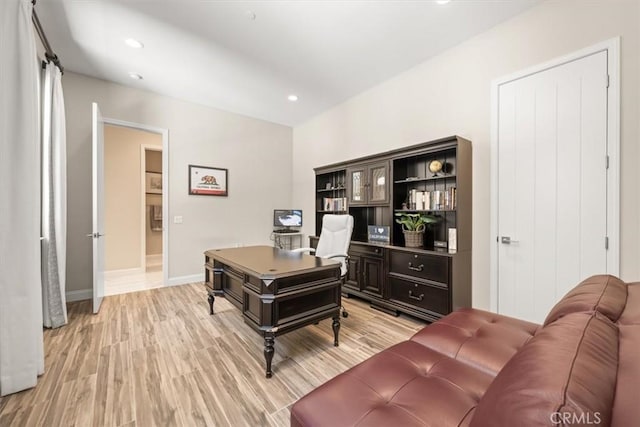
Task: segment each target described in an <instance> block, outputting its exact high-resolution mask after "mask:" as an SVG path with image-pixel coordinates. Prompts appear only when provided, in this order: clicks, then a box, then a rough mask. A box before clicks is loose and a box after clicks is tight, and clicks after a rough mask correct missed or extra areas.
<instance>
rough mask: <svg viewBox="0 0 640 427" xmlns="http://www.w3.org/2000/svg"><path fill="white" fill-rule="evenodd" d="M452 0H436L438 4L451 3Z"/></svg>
mask: <svg viewBox="0 0 640 427" xmlns="http://www.w3.org/2000/svg"><path fill="white" fill-rule="evenodd" d="M450 1H451V0H436V3H438V4H447V3H449V2H450Z"/></svg>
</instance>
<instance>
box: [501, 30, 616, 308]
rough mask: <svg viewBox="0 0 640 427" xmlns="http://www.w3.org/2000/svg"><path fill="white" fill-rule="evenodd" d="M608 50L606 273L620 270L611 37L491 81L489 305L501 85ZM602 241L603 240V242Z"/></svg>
mask: <svg viewBox="0 0 640 427" xmlns="http://www.w3.org/2000/svg"><path fill="white" fill-rule="evenodd" d="M603 51H605V52H607V65H608V85H609V86H608V88H609V90H608V92H607V156H608V157H607V159H603V162H605V160H606V161H608V175H607V198H608V199H607V200H606V201H604V203H606V204H607V240H608V250H607V273H609V274H613V275H619V274H620V38H619V37H616V38H612V39H609V40H607V41H604V42H602V43H598V44H596V45H593V46H590V47H587V48H585V49H581V50H579V51H577V52H573V53H571V54H568V55H565V56H562V57H560V58H556V59H553V60H551V61H548V62H545V63H542V64H538V65H536V66H533V67H531V68H527V69H525V70H521V71H518V72H516V73H513V74H510V75H508V76H505V77H502V78H499V79H496V80H494V81H493V82H492V85H491V165H492V166H491V234H490V236H491V249H490V283H489V289H490V295H489V298H490V309H491V311H494V312H497V311H498V245H499V243H498V129H499V127H498V126H499V121H498V112H499V89H500V86H501V85H504V84H506V83H509V82H512V81H514V80H517V79H521V78H524V77H527V76H530V75H533V74H536V73H540V72H542V71H545V70H548V69H551V68H554V67H558V66H561V65H563V64H566V63H569V62H572V61H575V60H578V59H581V58H584V57H587V56H589V55H593V54H595V53H598V52H603ZM603 244H605V242H603Z"/></svg>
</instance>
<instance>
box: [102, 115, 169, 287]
mask: <svg viewBox="0 0 640 427" xmlns="http://www.w3.org/2000/svg"><path fill="white" fill-rule="evenodd" d="M163 140H164V135H163V134H162V133H158V132H154V131H149V130H147V129H144V128H142V127H137V126H133V125H129V124H127V125H122V124H117V123H113V122H111V123H110V122H109V121H106V120H105V126H104V219H105V236H106V239H105V281H104V291H105V295H116V294H122V293H128V292H136V291H141V290H146V289H153V288H158V287H161V286H163V285H164V282H165V280H164V278H165V277H166V275H165V274H164V270H165V269H166V265H165V263H164V262H163V260H164V259H166V257H165V256H164V255H163V254H164V252H165V251H166V247H165V244H164V240H165V239H164V229H165V226H164V223H165V218H164V212H165V209H164V207H163V199H164V200H166V197H165V194H164V186H163V182H164V181H165V180H164V179H163V176H164V173H163V172H165V171H164V163H165V162H164V161H163V157H164V156H163V154H164V153H163V143H164V141H163Z"/></svg>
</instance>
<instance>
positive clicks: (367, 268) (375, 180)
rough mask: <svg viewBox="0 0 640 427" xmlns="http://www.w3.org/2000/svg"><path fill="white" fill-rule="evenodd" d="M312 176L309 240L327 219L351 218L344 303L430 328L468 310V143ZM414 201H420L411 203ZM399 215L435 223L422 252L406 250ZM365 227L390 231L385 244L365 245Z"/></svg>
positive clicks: (430, 145)
mask: <svg viewBox="0 0 640 427" xmlns="http://www.w3.org/2000/svg"><path fill="white" fill-rule="evenodd" d="M434 161H437V162H439V164H440V165H442V168H441V170H440V171H438V172H435V173H434V172H432V171H431V170H430V168H429V166H430V165H431V164H432V162H434ZM315 173H316V189H315V191H316V218H315V219H316V236H318V235H319V234H320V230H321V228H322V217H323V215H324V214H326V213H338V214H347V213H348V214H350V215H352V216H353V218H354V230H353V235H352V239H351V246H350V249H349V255H350V259H349V272H348V276H347V280H346V283H345V286H344V287H343V292H344V294H345V295H346V296H350V295H354V296H357V297H360V298H364V299H366V300H368V301H370V303H371V305H372V307H374V308H377V309H380V310H383V311H386V312H389V313H392V314H398V313H400V312H404V313H408V314H411V315H413V316H416V317H419V318H422V319H425V320H429V321H434V320H437V319H439V318H440V317H442V316H444V315H446V314H448V313H450V312H451V311H452V310H454V309H456V308H458V307H465V306H470V305H471V218H472V216H471V215H472V210H471V209H472V207H471V195H472V193H471V191H472V162H471V143H470V142H469V141H467V140H465V139H463V138H461V137H458V136H451V137H447V138H442V139H438V140H435V141H429V142H425V143H421V144H416V145H412V146H409V147H404V148H401V149H397V150H392V151H387V152H384V153H380V154H377V155H372V156H367V157H362V158H358V159H353V160H349V161H345V162H341V163H336V164H332V165H328V166H323V167H318V168H316V169H315ZM412 194H413V197H412ZM336 199H340V200H341V201H340V202H334V200H336ZM418 199H419V200H421V201H422V202H418V203H415V205H414V204H412V203H411V201H412V200H413V201H416V200H418ZM425 199H428V202H429V203H428V205H425V204H424V201H425ZM328 202H329V203H328ZM398 212H423V213H426V214H428V215H431V216H434V217H437V218H438V220H439V221H438V222H437V223H436V224H433V225H432V226H431V227H430V228H429V229H428V230H427V232H426V233H425V238H424V242H423V247H421V248H409V247H405V242H404V235H403V233H402V228H401V226H400V225H399V224H397V223H396V222H395V214H396V213H398ZM369 225H378V226H389V227H390V242H389V244H379V243H370V242H368V234H367V232H368V226H369ZM450 229H455V234H456V237H457V238H456V242H455V251H452V249H453V247H452V245H450V244H449V230H450ZM316 236H312V237H311V238H310V240H311V245H312V246H315V245H317V240H318V237H316ZM443 245H444V247H442V246H443Z"/></svg>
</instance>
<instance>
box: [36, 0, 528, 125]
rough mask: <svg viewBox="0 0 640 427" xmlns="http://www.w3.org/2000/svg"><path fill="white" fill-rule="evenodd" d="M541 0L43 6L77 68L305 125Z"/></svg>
mask: <svg viewBox="0 0 640 427" xmlns="http://www.w3.org/2000/svg"><path fill="white" fill-rule="evenodd" d="M539 1H541V0H452V1H451V2H450V3H448V4H445V5H438V4H436V2H435V1H434V0H423V1H415V0H414V1H330V0H326V1H266V0H264V1H219V0H218V1H208V0H173V1H171V0H104V1H98V0H89V1H87V0H40V1H38V3H37V4H36V10H37V12H38V15H39V17H40V21H41V22H42V25H43V27H44V29H45V32H46V34H47V37H48V38H49V41H50V42H51V44H52V45H53V48H54V50H55V51H56V53H57V54H58V56H59V57H60V59H61V61H62V64H63V65H64V67H65V68H66V69H67V70H72V71H75V72H78V73H82V74H87V75H90V76H94V77H98V78H102V79H105V80H110V81H113V82H117V83H121V84H124V85H127V86H132V87H137V88H141V89H146V90H150V91H153V92H157V93H161V94H164V95H169V96H173V97H176V98H180V99H184V100H187V101H191V102H195V103H198V104H204V105H208V106H211V107H216V108H220V109H223V110H227V111H232V112H236V113H240V114H244V115H247V116H251V117H256V118H260V119H264V120H268V121H272V122H276V123H282V124H285V125H296V124H299V123H301V122H303V121H305V120H307V119H309V118H311V117H313V116H314V115H316V114H318V113H320V112H322V111H324V110H326V109H328V108H330V107H332V106H334V105H336V104H338V103H340V102H342V101H344V100H346V99H348V98H350V97H352V96H354V95H356V94H358V93H360V92H362V91H364V90H366V89H368V88H370V87H372V86H374V85H376V84H377V83H380V82H382V81H384V80H386V79H388V78H390V77H392V76H394V75H396V74H399V73H401V72H402V71H405V70H407V69H409V68H411V67H413V66H415V65H417V64H419V63H421V62H423V61H425V60H426V59H428V58H429V57H432V56H434V55H436V54H438V53H439V52H442V51H443V50H445V49H447V48H450V47H452V46H454V45H456V44H458V43H460V42H462V41H463V40H465V39H468V38H470V37H472V36H473V35H475V34H478V33H480V32H482V31H484V30H486V29H488V28H490V27H492V26H494V25H496V24H498V23H499V22H502V21H504V20H506V19H508V18H510V17H511V16H514V15H516V14H518V13H520V12H522V11H524V10H525V9H527V8H529V7H531V6H533V5H534V4H536V3H538V2H539ZM250 12H253V13H254V14H255V20H252V19H251V18H250V15H251V13H250ZM130 37H131V38H135V39H138V40H140V41H142V42H143V43H144V45H145V47H144V49H132V48H130V47H128V46H126V45H125V44H124V40H125V39H126V38H130ZM470 66H473V65H472V64H470ZM129 72H136V73H139V74H141V75H142V76H143V77H144V79H143V80H138V81H136V80H133V79H131V78H130V77H129V76H128V73H129ZM289 94H297V95H298V96H299V98H300V99H299V101H298V102H295V103H293V102H290V101H288V100H287V96H288V95H289Z"/></svg>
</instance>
